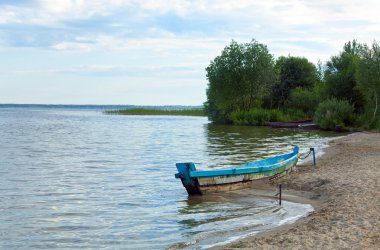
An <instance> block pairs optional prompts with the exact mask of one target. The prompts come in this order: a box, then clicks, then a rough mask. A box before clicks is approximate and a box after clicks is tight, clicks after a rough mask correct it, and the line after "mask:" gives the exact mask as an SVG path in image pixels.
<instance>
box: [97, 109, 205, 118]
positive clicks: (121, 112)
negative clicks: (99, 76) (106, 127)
mask: <svg viewBox="0 0 380 250" xmlns="http://www.w3.org/2000/svg"><path fill="white" fill-rule="evenodd" d="M104 113H105V114H109V115H112V114H115V115H184V116H205V115H206V114H205V111H204V109H203V108H189V109H183V108H181V109H161V108H154V109H149V108H133V109H122V110H107V111H105V112H104Z"/></svg>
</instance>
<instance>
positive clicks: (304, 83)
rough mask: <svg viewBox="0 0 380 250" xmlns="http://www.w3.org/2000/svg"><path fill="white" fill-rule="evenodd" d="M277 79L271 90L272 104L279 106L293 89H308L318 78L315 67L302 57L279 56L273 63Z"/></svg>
mask: <svg viewBox="0 0 380 250" xmlns="http://www.w3.org/2000/svg"><path fill="white" fill-rule="evenodd" d="M275 70H276V75H277V79H278V81H277V82H276V84H274V85H273V87H272V90H271V97H272V106H273V107H277V108H281V107H282V106H283V105H284V103H285V102H286V100H287V99H288V98H289V95H290V93H291V92H292V90H293V89H295V88H297V87H301V88H304V89H310V88H312V87H313V86H314V84H316V83H317V82H318V80H319V78H320V77H319V73H318V71H317V68H316V67H315V66H314V64H312V63H311V62H309V61H308V60H307V59H306V58H302V57H293V56H289V57H283V56H281V57H279V58H278V59H277V61H276V65H275Z"/></svg>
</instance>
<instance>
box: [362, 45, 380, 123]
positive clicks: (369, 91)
mask: <svg viewBox="0 0 380 250" xmlns="http://www.w3.org/2000/svg"><path fill="white" fill-rule="evenodd" d="M360 58H361V60H360V61H359V63H358V70H357V74H356V76H357V80H358V89H359V90H360V91H361V93H363V95H364V96H365V98H366V100H367V103H368V104H369V107H371V109H372V110H373V114H372V122H371V123H373V122H375V120H376V119H378V118H377V117H378V106H379V102H380V100H379V99H380V46H379V44H378V43H377V42H376V41H375V42H374V43H373V44H372V47H371V48H370V47H368V46H367V45H362V46H361V50H360Z"/></svg>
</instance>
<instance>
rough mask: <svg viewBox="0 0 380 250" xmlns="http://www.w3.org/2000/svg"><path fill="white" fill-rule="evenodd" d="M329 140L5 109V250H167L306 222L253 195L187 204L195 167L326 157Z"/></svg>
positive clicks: (80, 112) (0, 189) (163, 120)
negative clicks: (185, 173) (180, 174)
mask: <svg viewBox="0 0 380 250" xmlns="http://www.w3.org/2000/svg"><path fill="white" fill-rule="evenodd" d="M330 136H333V134H328V133H321V132H314V131H301V130H284V129H282V130H281V129H279V130H274V129H268V128H255V127H239V126H217V125H212V124H210V123H209V122H208V121H207V119H206V118H204V117H181V116H113V115H112V116H111V115H103V114H102V112H101V111H100V110H85V109H75V108H72V109H57V108H33V107H29V108H0V175H1V178H0V197H1V199H0V222H1V223H0V248H4V249H16V248H17V249H43V248H47V249H54V248H90V249H98V248H103V249H115V248H116V249H118V248H123V249H148V248H149V249H165V248H184V247H188V248H205V247H208V246H213V245H217V244H225V243H226V242H229V241H232V240H234V239H237V238H239V237H245V236H248V235H253V234H255V233H257V232H259V231H263V230H267V229H269V228H273V227H276V226H278V225H281V224H285V223H291V222H293V221H294V220H296V219H297V218H299V217H301V216H305V215H306V214H307V213H309V212H310V211H312V207H311V206H310V205H307V204H297V203H291V202H284V204H283V206H282V207H280V206H278V205H277V203H276V201H275V200H273V199H266V198H262V197H255V196H254V194H252V190H241V191H236V192H230V193H225V194H218V195H210V196H203V197H195V198H188V196H187V193H186V191H185V189H184V188H183V187H182V185H181V182H180V180H178V179H175V178H174V174H175V173H176V168H175V163H176V162H185V161H186V162H187V161H192V162H195V163H197V165H198V164H199V166H200V167H202V168H207V167H223V166H229V165H235V164H242V163H245V162H247V161H251V160H254V159H261V158H264V157H267V156H269V155H276V154H278V153H283V152H288V151H289V152H290V151H291V149H292V145H299V146H300V147H301V152H302V151H307V150H308V148H309V147H310V146H314V147H317V148H321V147H323V146H324V142H325V141H326V138H327V137H330Z"/></svg>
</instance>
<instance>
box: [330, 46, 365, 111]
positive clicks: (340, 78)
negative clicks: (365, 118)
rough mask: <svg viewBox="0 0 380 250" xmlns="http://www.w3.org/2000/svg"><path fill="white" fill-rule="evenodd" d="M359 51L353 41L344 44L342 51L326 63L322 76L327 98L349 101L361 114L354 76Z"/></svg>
mask: <svg viewBox="0 0 380 250" xmlns="http://www.w3.org/2000/svg"><path fill="white" fill-rule="evenodd" d="M359 50H360V45H359V44H358V43H357V42H356V41H355V40H353V41H352V42H348V43H346V44H345V45H344V47H343V51H342V52H341V53H340V54H339V55H338V56H332V57H331V59H330V61H328V62H327V64H326V70H325V76H324V79H325V81H326V91H327V94H328V96H329V97H330V98H332V97H335V98H337V99H341V100H347V101H349V102H350V103H351V104H353V105H354V108H355V110H356V111H357V112H361V111H362V109H363V106H364V98H363V96H362V95H361V93H360V92H359V91H358V89H357V80H356V76H355V74H356V68H357V67H356V65H357V62H358V61H359V60H360V58H359Z"/></svg>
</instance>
